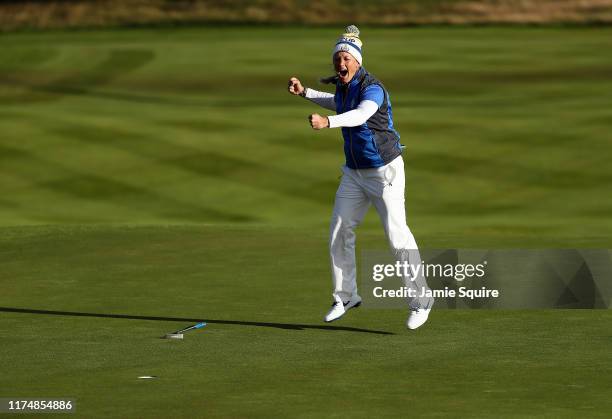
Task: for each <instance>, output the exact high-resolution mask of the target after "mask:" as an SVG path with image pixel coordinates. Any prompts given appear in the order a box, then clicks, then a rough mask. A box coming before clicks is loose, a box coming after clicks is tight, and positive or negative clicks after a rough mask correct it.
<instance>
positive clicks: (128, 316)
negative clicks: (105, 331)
mask: <svg viewBox="0 0 612 419" xmlns="http://www.w3.org/2000/svg"><path fill="white" fill-rule="evenodd" d="M2 311H3V312H6V313H25V314H43V315H51V316H74V317H99V318H110V319H129V320H156V321H166V322H190V323H198V322H206V323H210V324H233V325H238V326H259V327H273V328H276V329H286V330H304V329H319V330H339V331H344V332H360V333H374V334H377V335H393V334H394V333H391V332H385V331H383V330H370V329H361V328H358V327H346V326H326V325H316V324H292V323H267V322H247V321H240V320H214V319H203V318H186V317H156V316H135V315H131V314H104V313H81V312H76V311H54V310H36V309H31V308H14V307H0V312H2Z"/></svg>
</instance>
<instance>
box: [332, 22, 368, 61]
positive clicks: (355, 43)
mask: <svg viewBox="0 0 612 419" xmlns="http://www.w3.org/2000/svg"><path fill="white" fill-rule="evenodd" d="M362 45H363V43H362V42H361V39H359V29H358V28H357V26H355V25H350V26H347V27H346V29H345V30H344V33H343V34H342V36H340V38H338V40H337V41H336V45H335V46H334V52H333V53H332V60H333V58H334V55H336V53H337V52H338V51H344V52H348V53H349V54H351V55H352V56H353V57H355V59H356V60H357V61H358V62H359V64H360V65H361V64H363V58H362V57H361V46H362Z"/></svg>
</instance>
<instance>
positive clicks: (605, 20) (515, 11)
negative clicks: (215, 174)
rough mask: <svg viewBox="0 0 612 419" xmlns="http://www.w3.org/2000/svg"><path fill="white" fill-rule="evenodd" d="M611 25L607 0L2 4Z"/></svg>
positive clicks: (147, 13) (98, 11) (268, 16)
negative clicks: (348, 3)
mask: <svg viewBox="0 0 612 419" xmlns="http://www.w3.org/2000/svg"><path fill="white" fill-rule="evenodd" d="M349 21H350V22H356V23H359V24H396V25H406V24H412V25H415V24H416V25H422V24H491V23H496V24H499V23H508V24H551V23H553V24H555V23H556V24H558V23H574V24H576V23H578V24H609V23H611V22H612V0H434V1H431V0H427V1H424V0H410V1H398V0H386V1H383V2H371V1H362V0H359V1H353V2H350V5H347V4H346V3H343V2H338V1H334V0H314V1H303V0H257V1H245V0H234V1H217V0H196V1H170V0H153V1H142V0H129V1H119V0H106V1H102V0H94V1H90V0H87V1H85V0H77V1H69V2H68V1H44V2H41V1H28V0H26V1H7V2H1V3H0V28H1V29H2V30H14V29H20V28H39V29H40V28H65V27H91V26H94V27H103V26H109V25H110V26H117V25H120V26H121V25H147V24H163V23H173V24H176V23H190V22H191V23H196V22H224V23H227V22H234V23H283V24H288V23H299V24H316V25H321V24H338V25H345V24H346V22H349Z"/></svg>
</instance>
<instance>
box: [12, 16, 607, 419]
mask: <svg viewBox="0 0 612 419" xmlns="http://www.w3.org/2000/svg"><path fill="white" fill-rule="evenodd" d="M361 29H362V39H363V40H364V63H365V65H366V67H367V68H368V70H370V71H371V72H372V73H374V74H375V75H376V76H377V77H379V78H380V79H381V80H382V81H383V82H384V83H385V86H386V87H387V88H388V89H389V91H390V92H391V93H390V94H391V101H392V104H393V114H394V119H395V124H396V127H397V128H398V130H399V132H400V133H401V135H402V143H404V144H405V145H406V151H405V153H404V159H405V162H406V179H407V190H406V207H407V215H408V223H409V225H410V227H411V229H412V231H413V232H414V234H415V237H416V239H417V242H418V243H419V245H420V246H421V247H423V248H472V249H473V248H478V249H487V248H492V249H498V248H502V249H503V248H520V249H525V248H536V249H538V248H612V218H611V217H610V214H612V194H610V184H611V182H612V169H611V166H610V164H609V160H610V159H609V155H610V152H612V142H610V132H612V117H611V114H610V103H612V55H611V54H609V53H605V51H610V50H612V29H610V28H573V29H572V28H495V27H490V28H390V29H383V28H367V27H362V28H361ZM338 35H339V31H338V30H332V29H329V28H314V29H313V28H306V27H299V28H280V27H277V28H270V27H227V28H225V27H209V28H182V29H179V28H175V29H173V28H167V29H158V30H153V29H138V30H136V29H131V30H104V31H74V32H70V31H67V32H60V31H56V32H54V31H49V32H38V33H37V32H30V33H28V32H24V33H12V34H3V35H2V37H0V190H1V191H2V195H1V196H0V290H1V292H0V360H1V361H2V368H1V373H0V397H55V398H62V397H64V398H73V399H76V401H77V404H76V405H77V416H78V417H83V418H98V417H99V418H106V417H123V418H140V417H151V418H154V417H185V418H187V417H213V418H214V417H219V418H221V417H257V418H275V417H282V418H286V417H301V418H321V417H338V418H340V417H342V418H344V417H352V418H354V417H363V418H377V417H408V416H413V417H435V416H442V417H483V418H485V417H486V418H489V417H492V416H497V417H524V416H530V417H545V418H559V417H568V418H570V417H607V416H609V415H607V414H608V413H609V412H610V411H612V404H611V401H610V394H609V393H610V391H609V389H610V388H612V379H611V377H612V371H611V366H612V352H611V351H610V347H611V346H610V345H611V344H612V333H611V332H610V331H611V330H612V327H611V326H612V314H611V312H610V311H609V310H525V311H493V310H490V311H488V310H473V311H467V310H455V311H453V310H435V309H434V311H433V312H432V315H431V317H430V320H429V322H428V323H427V325H426V326H424V327H423V328H421V329H419V330H417V331H414V332H411V331H408V330H406V327H405V320H406V317H407V314H408V313H407V312H405V311H402V310H373V309H369V308H368V307H367V306H364V307H362V308H359V309H357V310H352V311H351V312H350V313H349V314H348V315H347V316H346V317H345V318H343V319H341V320H340V321H338V322H335V323H332V324H325V323H323V321H322V317H323V315H324V314H325V312H326V310H327V309H328V308H329V304H330V302H331V279H330V272H329V260H328V255H327V237H326V236H327V230H328V220H329V216H330V214H331V209H332V205H333V197H334V193H335V190H336V187H337V184H338V177H339V176H340V170H339V169H340V166H341V165H342V164H343V155H342V143H341V140H340V134H339V132H337V131H334V130H323V131H321V132H313V131H312V130H311V129H310V128H309V126H308V122H307V116H308V114H310V113H312V112H315V111H319V109H317V108H316V107H315V106H314V105H312V104H310V103H308V102H307V101H305V100H303V99H301V98H296V97H291V96H289V95H288V94H287V92H286V81H287V79H288V77H289V76H292V75H295V76H298V77H301V78H302V80H303V81H304V83H305V84H306V85H307V86H312V87H314V88H321V89H324V87H321V86H320V85H319V84H318V83H317V79H318V77H320V76H324V75H328V74H329V73H330V71H331V63H330V56H329V55H330V51H331V47H332V44H333V41H334V39H336V37H337V36H338ZM357 245H358V251H361V250H364V249H385V248H386V240H385V238H384V236H383V233H382V229H381V227H380V221H379V220H378V217H377V216H376V214H375V211H370V213H369V214H368V216H367V217H366V219H365V220H364V223H363V225H362V226H360V227H359V230H358V240H357ZM200 320H203V321H207V322H208V326H207V327H205V328H204V329H202V330H199V331H193V332H188V333H187V334H186V335H185V339H184V340H182V341H169V340H164V339H160V337H161V336H162V335H164V334H166V333H168V332H171V331H174V330H177V329H179V328H182V327H185V326H188V325H190V324H193V323H195V322H197V321H200ZM144 375H154V376H157V378H156V379H152V380H139V379H138V378H137V377H139V376H144Z"/></svg>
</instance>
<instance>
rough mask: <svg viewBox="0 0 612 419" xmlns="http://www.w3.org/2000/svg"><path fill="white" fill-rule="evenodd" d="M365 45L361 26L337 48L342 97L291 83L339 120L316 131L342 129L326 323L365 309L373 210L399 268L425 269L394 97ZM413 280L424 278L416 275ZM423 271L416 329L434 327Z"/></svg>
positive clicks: (317, 120)
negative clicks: (369, 65) (361, 238)
mask: <svg viewBox="0 0 612 419" xmlns="http://www.w3.org/2000/svg"><path fill="white" fill-rule="evenodd" d="M361 47H362V42H361V40H360V39H359V30H358V29H357V27H356V26H353V25H351V26H349V27H347V28H346V30H345V33H344V34H343V35H342V36H340V38H339V39H338V40H337V41H336V44H335V45H334V49H333V53H332V59H333V64H334V69H335V71H336V74H335V75H334V76H333V77H331V78H328V79H325V80H322V81H324V82H327V83H332V82H333V83H335V84H336V92H335V94H333V95H332V94H330V93H326V92H319V91H316V90H313V89H311V88H307V87H304V86H303V85H302V83H301V82H300V80H299V79H297V78H296V77H292V78H291V79H290V80H289V93H291V94H294V95H299V96H302V97H304V98H306V99H309V100H310V101H312V102H314V103H316V104H317V105H320V106H322V107H323V108H326V109H329V110H331V111H335V112H336V115H330V116H321V115H319V114H317V113H314V114H312V115H310V116H309V120H310V125H311V126H312V128H313V129H315V130H319V129H323V128H342V136H343V137H344V154H345V157H346V165H345V166H343V168H342V171H343V175H342V180H341V181H340V186H339V187H338V191H337V192H336V201H335V205H334V211H333V215H332V218H331V226H330V239H329V249H330V255H331V265H332V277H333V283H334V292H333V297H334V302H333V304H332V308H331V310H330V311H329V313H327V315H326V316H325V321H326V322H331V321H334V320H337V319H339V318H340V317H342V316H343V315H344V314H345V313H346V312H347V311H348V310H349V309H351V308H353V307H358V306H359V305H360V304H361V297H360V296H359V294H358V293H357V282H356V263H355V232H354V230H355V228H356V227H357V226H358V225H359V223H360V222H361V220H362V219H363V217H364V216H365V214H366V212H367V210H368V208H369V206H370V205H371V204H373V205H374V207H375V208H376V211H377V212H378V214H379V216H380V219H381V221H382V224H383V227H384V229H385V233H386V235H387V238H388V240H389V244H390V245H391V249H392V251H393V253H394V255H395V257H396V258H397V260H399V261H402V262H404V261H407V262H408V263H409V264H410V266H412V267H416V266H418V265H421V257H420V255H419V251H418V248H417V244H416V242H415V240H414V236H413V235H412V233H411V232H410V229H409V228H408V226H407V225H406V213H405V209H404V161H403V159H402V156H401V153H402V147H401V145H400V142H399V139H400V136H399V134H398V133H397V131H396V130H395V128H394V127H393V114H392V112H391V101H390V99H389V94H388V93H387V91H386V90H385V88H384V87H383V85H382V83H381V82H380V81H378V80H377V79H376V78H375V77H374V76H373V75H371V74H370V73H368V72H367V71H366V69H365V68H364V67H363V66H362V64H363V58H362V51H361ZM414 272H417V274H416V275H415V274H414ZM421 272H422V269H418V270H416V269H415V270H413V271H412V275H408V276H406V277H404V280H405V285H406V286H407V287H408V289H409V290H411V289H412V290H413V291H412V295H415V297H412V298H409V301H408V304H409V307H410V311H411V313H410V316H409V317H408V321H407V326H408V328H409V329H416V328H417V327H419V326H421V325H423V324H424V323H425V322H426V321H427V317H428V316H429V312H430V310H431V306H432V305H433V298H431V297H425V296H421V295H424V294H425V293H427V292H428V291H429V288H428V287H427V283H426V280H425V277H424V275H422V273H421Z"/></svg>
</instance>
